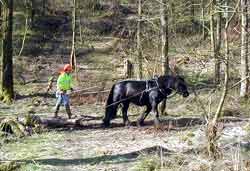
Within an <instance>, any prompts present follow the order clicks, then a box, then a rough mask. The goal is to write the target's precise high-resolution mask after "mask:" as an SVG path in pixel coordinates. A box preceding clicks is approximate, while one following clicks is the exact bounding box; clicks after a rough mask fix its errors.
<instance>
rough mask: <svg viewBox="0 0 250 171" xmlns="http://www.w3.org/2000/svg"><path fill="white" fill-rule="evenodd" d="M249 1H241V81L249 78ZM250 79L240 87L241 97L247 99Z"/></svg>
mask: <svg viewBox="0 0 250 171" xmlns="http://www.w3.org/2000/svg"><path fill="white" fill-rule="evenodd" d="M247 1H248V0H241V9H242V13H241V66H240V74H241V79H242V80H243V79H245V78H246V77H247V76H248V71H249V68H248V33H247V28H248V14H247V12H248V6H247V5H248V3H247ZM248 86H249V79H245V81H242V82H241V85H240V97H246V96H247V93H248Z"/></svg>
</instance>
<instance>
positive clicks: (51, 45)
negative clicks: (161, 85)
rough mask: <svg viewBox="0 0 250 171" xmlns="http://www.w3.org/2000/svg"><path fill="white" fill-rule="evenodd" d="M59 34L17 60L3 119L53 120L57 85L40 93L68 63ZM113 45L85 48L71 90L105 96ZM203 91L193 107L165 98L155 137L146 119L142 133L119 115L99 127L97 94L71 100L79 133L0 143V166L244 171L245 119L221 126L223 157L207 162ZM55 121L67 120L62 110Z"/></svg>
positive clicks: (103, 40)
mask: <svg viewBox="0 0 250 171" xmlns="http://www.w3.org/2000/svg"><path fill="white" fill-rule="evenodd" d="M50 21H52V20H50ZM69 23H70V22H69ZM59 25H60V23H59ZM63 29H65V28H63ZM48 30H50V29H48ZM50 34H52V35H50ZM64 34H65V35H62V34H59V33H58V32H54V33H53V32H48V33H46V34H44V35H46V36H45V40H46V41H45V42H43V43H44V44H43V47H42V48H41V47H39V48H41V49H42V50H41V52H42V53H38V51H36V53H37V54H35V55H27V54H29V53H31V52H28V50H29V49H32V48H30V46H32V45H33V46H36V44H35V43H34V42H37V41H38V39H39V38H36V37H34V40H32V41H30V46H29V45H28V47H29V48H28V49H26V51H25V52H26V53H24V55H23V56H21V57H19V58H15V63H16V66H15V74H16V76H15V77H16V80H15V83H16V85H15V91H16V92H17V96H16V101H15V102H14V103H13V104H11V105H6V104H3V103H1V102H0V108H1V110H0V116H1V117H13V116H14V117H18V116H24V115H26V114H28V113H30V114H35V115H38V116H40V117H42V118H52V117H53V111H54V105H55V101H56V99H55V95H54V94H55V90H56V87H55V80H54V83H53V85H54V86H53V89H52V90H51V91H50V92H49V94H46V93H45V92H46V87H47V82H48V78H49V77H50V76H53V75H54V76H57V73H58V71H59V68H61V67H63V64H65V63H67V61H68V55H65V54H69V51H70V50H69V49H70V48H69V47H70V45H69V44H70V43H68V45H67V40H65V38H67V36H68V37H70V34H68V33H64ZM67 34H68V35H67ZM39 41H40V40H39ZM116 41H117V39H116V38H113V37H109V36H103V37H98V36H97V37H96V38H95V39H94V40H92V41H91V42H90V45H89V46H88V47H87V48H86V47H85V48H82V49H79V54H78V55H77V62H78V66H79V68H80V70H79V73H78V81H76V83H75V87H74V88H75V90H76V91H78V90H82V89H86V88H89V89H88V90H87V91H86V92H93V91H102V90H108V89H109V88H110V85H111V84H113V83H114V82H115V81H116V79H117V78H119V77H121V73H120V71H117V66H118V67H119V65H120V64H121V61H122V59H120V58H119V57H117V56H115V53H114V49H113V47H114V46H116V45H117V43H116ZM65 42H66V43H65ZM68 42H70V39H68ZM34 48H37V49H38V47H34ZM114 56H115V57H116V58H114ZM188 67H190V66H188ZM199 72H202V71H199ZM205 72H206V71H205ZM74 76H75V77H76V75H74ZM201 91H202V93H200V92H201ZM201 91H199V92H198V93H199V94H202V96H200V99H198V100H197V97H196V96H195V95H194V94H193V93H192V94H191V95H190V96H189V97H188V98H186V99H183V98H180V97H179V96H178V95H177V96H175V97H173V98H171V99H169V101H168V103H167V113H168V114H169V115H164V116H161V120H162V129H160V130H155V129H154V126H153V122H152V118H151V116H149V117H148V118H147V122H146V125H145V126H143V127H137V126H135V123H133V124H132V126H130V127H124V126H123V125H122V118H121V115H120V113H118V118H117V119H115V120H114V121H112V126H111V127H110V128H103V127H102V126H101V123H102V118H103V116H104V111H105V105H104V104H105V99H104V100H103V99H102V98H101V100H98V99H99V98H100V97H99V96H96V95H81V94H79V96H78V95H77V96H73V97H72V99H71V101H72V112H73V113H74V114H75V115H77V116H78V118H81V119H82V121H83V125H84V126H82V127H71V126H69V127H66V128H53V129H52V128H51V129H46V130H44V131H43V132H42V133H39V134H36V133H35V134H33V135H32V136H26V137H24V138H21V139H15V138H13V139H12V140H9V141H8V142H7V143H6V141H5V140H4V139H1V140H0V161H1V162H7V161H17V162H20V163H22V166H21V170H22V171H27V170H29V171H76V170H88V171H92V170H100V171H106V170H112V171H127V170H135V171H136V170H149V171H151V170H161V168H162V170H183V171H184V170H185V171H186V170H197V171H198V170H211V169H212V170H235V169H237V168H238V170H244V169H245V170H246V169H247V168H248V169H249V166H250V160H249V158H250V152H249V150H250V141H249V139H250V122H249V119H248V118H245V117H241V116H236V117H233V118H232V119H231V120H230V119H229V120H230V121H227V122H221V123H220V124H219V125H220V127H219V128H218V129H219V134H220V136H219V139H218V145H219V147H220V154H221V158H220V159H219V160H217V161H213V160H211V159H209V158H208V157H207V154H206V153H205V151H206V146H207V141H206V131H205V130H206V125H205V122H203V120H202V119H201V118H202V116H201V115H202V106H201V104H200V103H199V100H200V101H203V100H204V101H205V100H207V99H208V97H210V94H209V92H210V89H208V90H207V89H206V88H205V89H204V90H201ZM86 92H85V93H86ZM232 99H234V98H232ZM236 101H237V100H236ZM215 104H216V102H211V103H210V105H214V106H216V105H215ZM205 105H206V104H205ZM142 111H143V109H142V108H138V107H135V106H132V107H131V108H130V110H129V118H130V120H131V121H135V120H136V118H137V117H138V115H139V114H140V113H141V112H142ZM233 115H234V116H235V115H237V113H233ZM60 116H61V117H62V119H65V118H66V113H65V111H64V109H63V107H62V108H61V112H60Z"/></svg>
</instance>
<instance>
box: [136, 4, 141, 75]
mask: <svg viewBox="0 0 250 171" xmlns="http://www.w3.org/2000/svg"><path fill="white" fill-rule="evenodd" d="M141 20H142V3H141V0H138V22H137V57H138V78H139V79H142V46H141Z"/></svg>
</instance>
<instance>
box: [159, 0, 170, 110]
mask: <svg viewBox="0 0 250 171" xmlns="http://www.w3.org/2000/svg"><path fill="white" fill-rule="evenodd" d="M160 6H161V9H160V17H161V62H162V72H163V74H164V75H167V74H169V73H170V69H169V58H168V10H167V0H161V3H160ZM160 108H161V109H160V111H161V114H163V113H164V111H165V108H166V100H163V102H162V104H161V106H160Z"/></svg>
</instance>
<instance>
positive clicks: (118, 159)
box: [16, 146, 171, 166]
mask: <svg viewBox="0 0 250 171" xmlns="http://www.w3.org/2000/svg"><path fill="white" fill-rule="evenodd" d="M170 152H171V151H169V150H168V149H166V148H164V147H161V146H152V147H149V148H144V149H142V150H138V151H134V152H130V153H125V154H116V155H105V154H104V155H102V156H97V157H91V158H83V159H81V158H79V159H59V158H49V159H37V160H18V161H16V162H22V163H26V164H29V163H34V162H35V163H38V164H40V165H52V166H70V165H86V164H90V165H96V164H101V163H107V164H109V163H110V164H111V163H112V164H114V163H115V164H119V163H129V162H133V161H135V160H136V159H137V157H139V156H140V155H141V154H156V155H161V154H162V153H164V154H168V153H170Z"/></svg>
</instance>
